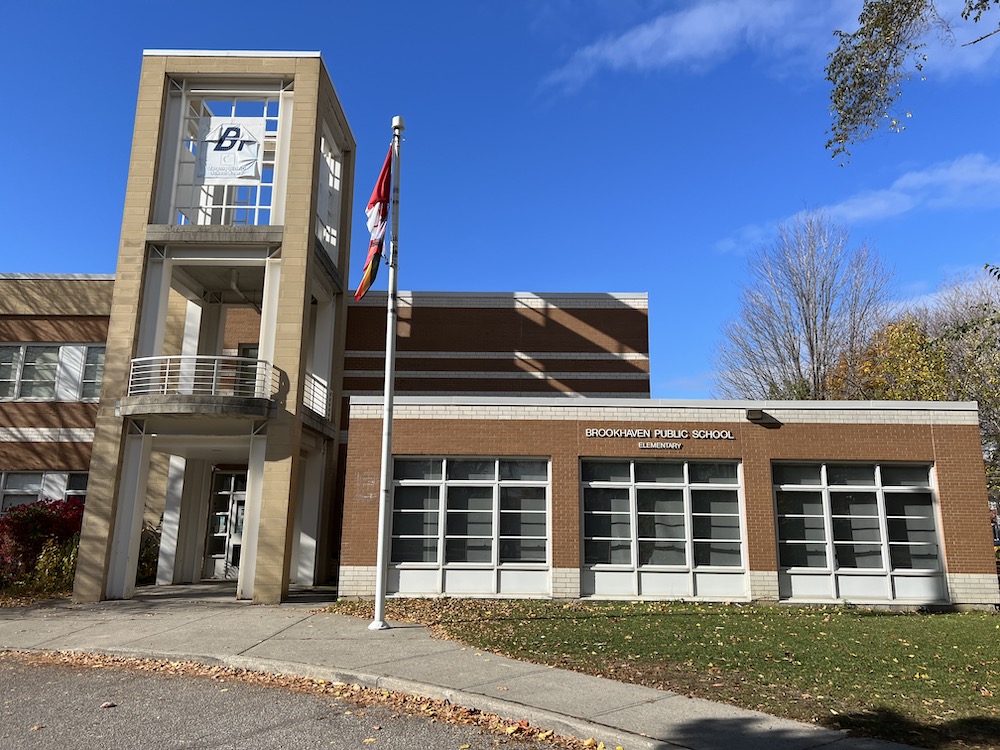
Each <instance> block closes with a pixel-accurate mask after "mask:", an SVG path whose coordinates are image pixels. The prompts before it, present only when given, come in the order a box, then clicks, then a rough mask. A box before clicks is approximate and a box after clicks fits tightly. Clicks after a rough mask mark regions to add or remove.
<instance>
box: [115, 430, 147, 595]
mask: <svg viewBox="0 0 1000 750" xmlns="http://www.w3.org/2000/svg"><path fill="white" fill-rule="evenodd" d="M152 447H153V441H152V438H149V437H147V436H146V435H129V436H128V437H127V438H125V450H124V451H122V476H121V483H120V484H119V490H118V503H117V510H116V513H115V525H114V529H115V531H114V538H113V539H112V542H111V554H110V555H109V558H110V559H109V563H108V579H107V584H106V585H105V589H104V596H105V598H107V599H129V598H131V597H132V593H133V592H134V591H135V572H136V567H137V565H138V562H139V543H140V540H141V538H142V513H143V509H144V507H145V498H146V479H147V477H148V474H149V459H150V455H151V453H152Z"/></svg>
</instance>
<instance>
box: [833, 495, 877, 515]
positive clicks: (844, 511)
mask: <svg viewBox="0 0 1000 750" xmlns="http://www.w3.org/2000/svg"><path fill="white" fill-rule="evenodd" d="M830 506H831V510H832V511H833V515H835V516H877V515H878V503H877V502H876V501H875V493H874V492H831V493H830Z"/></svg>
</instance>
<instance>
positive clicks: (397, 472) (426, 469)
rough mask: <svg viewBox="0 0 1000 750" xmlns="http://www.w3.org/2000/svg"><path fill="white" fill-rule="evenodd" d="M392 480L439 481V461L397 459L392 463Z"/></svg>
mask: <svg viewBox="0 0 1000 750" xmlns="http://www.w3.org/2000/svg"><path fill="white" fill-rule="evenodd" d="M393 478H395V479H440V478H441V460H440V459H431V460H429V461H428V460H426V459H412V458H397V459H396V460H395V461H394V462H393Z"/></svg>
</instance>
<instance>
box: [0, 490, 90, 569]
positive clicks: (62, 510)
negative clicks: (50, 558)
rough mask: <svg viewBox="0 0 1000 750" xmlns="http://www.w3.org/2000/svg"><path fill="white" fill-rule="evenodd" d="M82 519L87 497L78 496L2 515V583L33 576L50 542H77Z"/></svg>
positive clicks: (29, 506)
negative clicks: (40, 556)
mask: <svg viewBox="0 0 1000 750" xmlns="http://www.w3.org/2000/svg"><path fill="white" fill-rule="evenodd" d="M82 521H83V500H81V499H80V498H76V497H74V498H69V499H67V500H40V501H38V502H36V503H28V504H26V505H17V506H15V507H13V508H11V509H10V510H8V511H7V512H6V513H5V514H4V515H3V516H0V586H9V585H11V584H14V583H18V582H22V581H25V580H27V579H28V578H29V577H31V576H32V575H33V574H34V573H35V568H36V565H37V563H38V558H39V555H41V554H42V550H43V549H45V546H46V544H49V546H50V547H52V546H56V547H65V546H66V545H68V544H69V543H70V542H73V541H74V539H75V537H76V536H77V535H78V534H79V533H80V526H81V523H82Z"/></svg>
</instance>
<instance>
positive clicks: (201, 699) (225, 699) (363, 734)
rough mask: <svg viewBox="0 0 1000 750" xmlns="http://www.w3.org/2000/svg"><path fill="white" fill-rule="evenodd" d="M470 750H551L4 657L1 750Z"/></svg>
mask: <svg viewBox="0 0 1000 750" xmlns="http://www.w3.org/2000/svg"><path fill="white" fill-rule="evenodd" d="M109 704H113V705H109ZM102 706H104V707H102ZM366 740H367V741H366ZM463 746H466V747H468V748H469V749H470V750H483V749H486V748H496V747H500V746H503V747H507V748H510V750H515V749H516V748H524V749H528V748H534V749H535V750H541V749H542V748H545V750H551V748H550V746H546V745H540V744H536V743H522V742H518V741H516V740H511V739H509V738H507V737H505V736H501V735H495V734H490V733H487V732H484V731H482V730H480V729H478V728H475V727H468V726H456V725H451V724H443V723H432V722H431V721H429V720H428V719H425V718H423V717H414V716H409V715H406V714H398V713H396V712H395V711H394V710H392V709H390V708H388V707H384V706H374V707H363V708H362V707H359V706H356V705H354V704H350V703H346V702H342V701H339V700H336V699H334V698H331V697H326V696H323V697H320V696H314V695H308V694H300V693H295V692H292V691H289V690H287V689H284V688H281V687H272V686H260V685H252V684H246V683H242V682H239V681H237V680H226V681H215V680H211V679H207V678H204V677H197V676H187V675H162V674H156V673H146V672H137V671H132V670H129V669H124V668H118V667H112V668H102V669H94V668H88V667H82V668H78V667H71V666H63V665H53V664H46V663H31V662H30V661H29V662H25V661H23V660H22V659H20V658H17V657H14V656H11V655H9V654H7V655H5V654H2V653H0V748H4V750H21V748H25V749H27V748H58V749H59V750H70V749H72V750H109V749H111V748H114V750H130V749H131V748H142V749H143V750H149V749H150V748H155V749H159V748H184V750H192V749H193V748H212V749H213V750H214V749H216V748H234V749H235V748H239V749H240V750H256V749H257V748H262V749H263V748H267V749H268V750H279V749H280V750H284V749H286V748H287V749H289V750H307V749H309V748H325V749H326V750H329V749H330V748H371V749H372V750H379V748H382V749H383V750H397V749H398V750H402V749H403V748H406V750H414V748H428V749H433V750H436V749H437V748H442V749H445V750H447V749H453V750H459V748H462V747H463Z"/></svg>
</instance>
